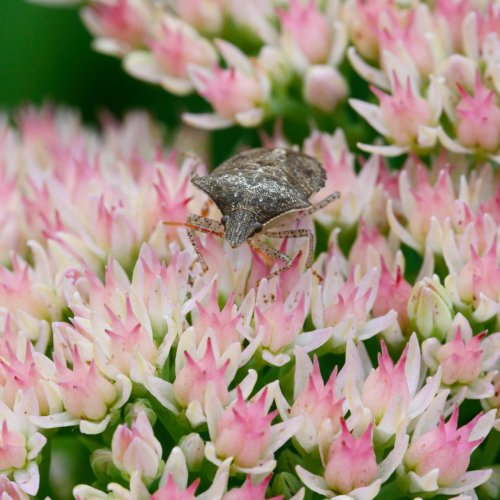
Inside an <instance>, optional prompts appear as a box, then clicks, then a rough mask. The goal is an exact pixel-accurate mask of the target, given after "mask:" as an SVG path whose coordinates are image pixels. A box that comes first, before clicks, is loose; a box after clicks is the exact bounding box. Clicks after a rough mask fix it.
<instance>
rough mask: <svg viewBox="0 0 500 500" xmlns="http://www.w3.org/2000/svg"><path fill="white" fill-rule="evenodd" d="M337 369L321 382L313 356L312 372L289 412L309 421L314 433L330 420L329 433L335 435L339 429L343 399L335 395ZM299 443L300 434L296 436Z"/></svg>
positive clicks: (315, 359) (316, 359) (315, 358)
mask: <svg viewBox="0 0 500 500" xmlns="http://www.w3.org/2000/svg"><path fill="white" fill-rule="evenodd" d="M336 376H337V367H335V368H334V369H333V371H332V373H331V375H330V378H329V379H328V381H327V382H326V384H325V383H324V382H323V378H322V376H321V372H320V369H319V362H318V358H317V356H314V362H313V371H312V373H311V374H310V375H309V378H308V381H307V384H306V385H305V386H304V388H303V389H302V391H301V392H300V394H299V395H298V397H297V398H296V399H295V401H294V403H293V405H292V408H291V410H290V416H292V417H295V416H300V415H302V416H305V417H306V418H307V419H308V421H310V422H311V423H312V424H313V425H314V427H315V429H316V432H319V431H320V430H321V428H322V426H323V424H324V422H325V420H327V419H328V420H330V422H331V426H332V427H331V431H332V433H336V432H337V431H338V430H339V428H340V422H341V418H342V415H343V413H344V412H343V410H342V405H343V403H344V398H338V397H337V395H336V394H335V378H336ZM297 438H298V439H299V442H300V433H299V435H298V436H297Z"/></svg>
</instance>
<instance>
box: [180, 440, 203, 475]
mask: <svg viewBox="0 0 500 500" xmlns="http://www.w3.org/2000/svg"><path fill="white" fill-rule="evenodd" d="M179 447H180V449H181V450H182V453H183V454H184V457H186V463H187V466H188V469H189V470H198V469H199V468H200V466H201V463H202V462H203V458H204V456H205V443H204V442H203V439H201V436H200V435H199V434H197V433H196V432H192V433H191V434H188V435H187V436H183V437H182V439H181V440H180V442H179Z"/></svg>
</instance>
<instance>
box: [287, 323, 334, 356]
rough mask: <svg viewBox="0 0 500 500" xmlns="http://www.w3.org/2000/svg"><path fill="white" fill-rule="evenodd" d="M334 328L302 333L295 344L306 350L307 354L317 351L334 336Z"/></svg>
mask: <svg viewBox="0 0 500 500" xmlns="http://www.w3.org/2000/svg"><path fill="white" fill-rule="evenodd" d="M332 331H333V328H331V327H328V328H319V329H318V330H314V331H312V332H305V333H301V334H300V335H298V336H297V338H296V340H295V344H296V345H297V346H300V347H302V348H303V349H304V351H305V352H311V351H315V350H316V349H318V348H319V347H321V346H322V345H323V344H324V343H325V342H327V341H328V339H329V338H330V337H331V335H332Z"/></svg>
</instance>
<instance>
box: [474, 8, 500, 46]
mask: <svg viewBox="0 0 500 500" xmlns="http://www.w3.org/2000/svg"><path fill="white" fill-rule="evenodd" d="M476 15H477V24H478V35H479V40H478V41H479V46H480V47H482V45H483V43H484V40H485V38H486V37H487V36H488V35H489V34H490V33H497V34H498V33H499V32H500V9H498V6H497V5H495V3H494V2H491V1H490V2H488V5H487V8H486V9H485V12H484V13H482V14H481V13H480V12H479V11H476Z"/></svg>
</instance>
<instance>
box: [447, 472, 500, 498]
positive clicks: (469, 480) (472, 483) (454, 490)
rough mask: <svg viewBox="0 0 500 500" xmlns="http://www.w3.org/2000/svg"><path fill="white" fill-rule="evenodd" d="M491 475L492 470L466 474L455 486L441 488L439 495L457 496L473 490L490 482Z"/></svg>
mask: <svg viewBox="0 0 500 500" xmlns="http://www.w3.org/2000/svg"><path fill="white" fill-rule="evenodd" d="M491 473H492V470H491V469H486V470H474V471H469V472H466V473H465V474H464V475H463V476H462V477H461V478H460V480H459V481H457V482H456V483H455V484H454V485H452V486H448V487H447V488H439V490H438V493H440V494H442V495H457V494H460V493H463V492H465V491H469V490H473V489H474V488H476V487H477V486H479V485H480V484H483V483H485V482H486V481H488V479H489V478H490V476H491Z"/></svg>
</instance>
